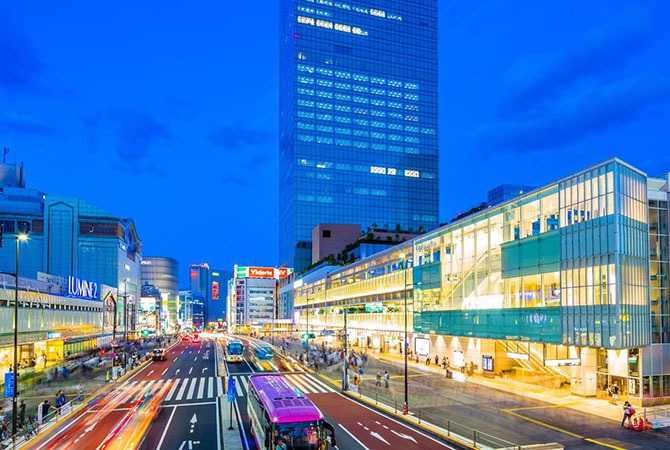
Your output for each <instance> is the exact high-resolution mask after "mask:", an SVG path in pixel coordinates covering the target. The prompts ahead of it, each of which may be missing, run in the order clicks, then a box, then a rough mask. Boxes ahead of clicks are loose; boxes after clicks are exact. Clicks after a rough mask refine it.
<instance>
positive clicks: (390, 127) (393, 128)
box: [388, 123, 402, 131]
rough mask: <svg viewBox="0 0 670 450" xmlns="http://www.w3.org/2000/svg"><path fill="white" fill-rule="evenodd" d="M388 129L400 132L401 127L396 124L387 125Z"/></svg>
mask: <svg viewBox="0 0 670 450" xmlns="http://www.w3.org/2000/svg"><path fill="white" fill-rule="evenodd" d="M388 127H389V129H391V130H398V131H402V125H398V124H397V123H389V125H388Z"/></svg>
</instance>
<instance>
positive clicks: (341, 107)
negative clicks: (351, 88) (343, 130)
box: [335, 105, 351, 112]
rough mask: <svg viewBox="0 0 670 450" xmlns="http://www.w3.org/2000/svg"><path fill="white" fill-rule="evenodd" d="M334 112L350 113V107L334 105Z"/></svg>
mask: <svg viewBox="0 0 670 450" xmlns="http://www.w3.org/2000/svg"><path fill="white" fill-rule="evenodd" d="M335 111H340V112H351V106H349V105H335Z"/></svg>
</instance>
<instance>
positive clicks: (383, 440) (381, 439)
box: [370, 431, 391, 446]
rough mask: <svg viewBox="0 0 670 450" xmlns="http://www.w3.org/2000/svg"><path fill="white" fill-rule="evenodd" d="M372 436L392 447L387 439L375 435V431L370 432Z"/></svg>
mask: <svg viewBox="0 0 670 450" xmlns="http://www.w3.org/2000/svg"><path fill="white" fill-rule="evenodd" d="M370 435H371V436H374V437H376V438H377V439H379V440H380V441H382V442H383V443H385V444H386V445H388V446H390V445H391V444H389V443H388V442H387V441H386V439H384V438H383V437H381V436H380V435H379V434H378V433H375V432H374V431H370Z"/></svg>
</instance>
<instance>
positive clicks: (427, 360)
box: [426, 356, 430, 366]
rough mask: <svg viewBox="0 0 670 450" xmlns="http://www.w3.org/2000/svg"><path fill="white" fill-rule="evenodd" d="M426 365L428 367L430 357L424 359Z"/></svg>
mask: <svg viewBox="0 0 670 450" xmlns="http://www.w3.org/2000/svg"><path fill="white" fill-rule="evenodd" d="M426 365H427V366H430V356H429V357H427V358H426Z"/></svg>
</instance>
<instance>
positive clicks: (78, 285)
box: [67, 276, 98, 300]
mask: <svg viewBox="0 0 670 450" xmlns="http://www.w3.org/2000/svg"><path fill="white" fill-rule="evenodd" d="M67 293H68V295H70V296H72V297H80V298H87V299H91V300H96V299H97V298H98V283H94V282H93V281H87V280H80V279H79V278H77V277H73V276H69V277H68V278H67Z"/></svg>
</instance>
